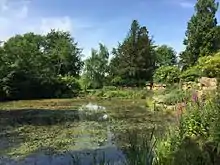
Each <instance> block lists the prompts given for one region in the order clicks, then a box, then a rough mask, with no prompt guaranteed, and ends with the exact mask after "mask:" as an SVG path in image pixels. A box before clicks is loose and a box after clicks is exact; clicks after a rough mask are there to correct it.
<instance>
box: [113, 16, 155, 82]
mask: <svg viewBox="0 0 220 165" xmlns="http://www.w3.org/2000/svg"><path fill="white" fill-rule="evenodd" d="M112 54H113V58H112V59H111V62H110V76H111V77H112V81H113V83H115V84H114V85H116V84H117V83H118V84H119V83H122V84H123V85H126V86H135V85H143V84H139V82H143V81H147V80H148V81H150V80H152V76H153V71H154V69H155V58H156V57H155V52H154V46H153V41H152V39H151V38H150V37H149V32H148V30H147V28H146V27H145V26H140V25H139V23H138V21H137V20H134V21H133V22H132V24H131V28H130V30H129V33H128V35H127V37H126V38H125V39H124V41H123V42H122V43H120V44H119V45H118V47H117V48H114V49H113V51H112ZM131 81H132V83H131Z"/></svg>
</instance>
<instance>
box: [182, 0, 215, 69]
mask: <svg viewBox="0 0 220 165" xmlns="http://www.w3.org/2000/svg"><path fill="white" fill-rule="evenodd" d="M217 10H218V3H216V2H215V0H197V3H196V5H195V13H194V14H193V16H192V17H191V19H190V20H189V22H188V26H187V30H186V38H185V39H184V42H183V43H184V45H185V46H186V49H185V50H184V51H183V52H182V53H181V55H180V61H181V63H182V65H183V67H184V68H187V67H189V66H193V65H194V64H195V63H196V62H197V60H198V58H199V57H202V56H207V55H211V54H213V53H215V52H216V51H217V50H218V48H219V30H218V29H219V28H217V19H216V12H217Z"/></svg>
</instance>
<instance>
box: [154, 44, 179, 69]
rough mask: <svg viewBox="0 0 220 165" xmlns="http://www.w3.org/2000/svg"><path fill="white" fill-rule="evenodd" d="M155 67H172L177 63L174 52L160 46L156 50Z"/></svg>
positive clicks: (169, 48) (171, 49) (165, 46)
mask: <svg viewBox="0 0 220 165" xmlns="http://www.w3.org/2000/svg"><path fill="white" fill-rule="evenodd" d="M155 52H156V66H158V67H161V66H164V65H165V66H172V65H175V64H176V63H177V61H176V52H175V51H174V49H173V48H172V47H169V46H167V45H161V46H159V47H157V48H156V50H155Z"/></svg>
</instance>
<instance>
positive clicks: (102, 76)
mask: <svg viewBox="0 0 220 165" xmlns="http://www.w3.org/2000/svg"><path fill="white" fill-rule="evenodd" d="M108 58H109V52H108V49H107V47H106V46H105V45H103V44H99V50H98V51H97V50H95V49H92V55H91V57H89V58H88V59H86V61H85V69H84V75H83V77H84V80H86V82H87V83H88V84H90V85H91V86H92V87H93V88H101V87H103V85H104V84H105V82H106V77H107V73H108ZM88 80H89V81H88ZM84 86H88V85H85V84H84Z"/></svg>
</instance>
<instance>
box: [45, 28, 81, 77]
mask: <svg viewBox="0 0 220 165" xmlns="http://www.w3.org/2000/svg"><path fill="white" fill-rule="evenodd" d="M45 39H46V43H45V44H46V45H45V49H44V53H45V54H47V55H48V56H49V58H50V65H51V66H54V71H55V72H56V74H61V75H71V76H79V73H80V70H81V69H82V66H83V63H82V61H81V56H82V54H81V53H82V50H81V49H80V48H78V46H77V45H78V44H77V42H75V41H74V39H73V38H72V37H71V34H70V33H69V32H63V31H55V30H51V32H50V33H48V34H47V35H46V37H45Z"/></svg>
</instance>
